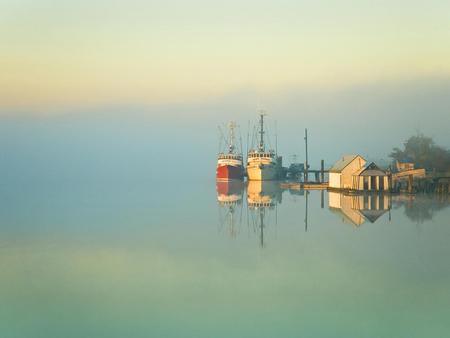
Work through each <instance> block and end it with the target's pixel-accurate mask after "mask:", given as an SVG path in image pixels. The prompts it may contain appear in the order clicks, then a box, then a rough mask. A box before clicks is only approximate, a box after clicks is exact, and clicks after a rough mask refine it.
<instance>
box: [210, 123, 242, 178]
mask: <svg viewBox="0 0 450 338" xmlns="http://www.w3.org/2000/svg"><path fill="white" fill-rule="evenodd" d="M235 129H236V123H234V122H230V123H229V125H228V130H229V133H228V139H225V136H224V135H223V133H222V139H225V141H226V143H227V144H228V149H227V151H226V152H221V153H219V155H218V156H217V167H216V179H217V180H223V181H229V180H242V179H243V178H244V165H243V161H242V151H241V152H238V151H237V150H236V147H235Z"/></svg>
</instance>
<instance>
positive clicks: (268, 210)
mask: <svg viewBox="0 0 450 338" xmlns="http://www.w3.org/2000/svg"><path fill="white" fill-rule="evenodd" d="M281 202H282V190H281V189H280V186H279V184H278V182H271V181H250V182H249V183H248V185H247V210H248V218H247V219H248V222H249V223H248V224H249V225H250V227H251V229H252V230H253V232H254V233H256V234H257V235H258V238H259V245H260V246H261V247H264V245H265V243H264V231H265V229H266V227H267V226H268V225H269V224H270V222H271V221H274V222H275V226H276V225H277V220H278V217H277V216H278V208H277V205H278V204H279V203H281ZM273 213H274V215H273ZM272 215H273V217H272Z"/></svg>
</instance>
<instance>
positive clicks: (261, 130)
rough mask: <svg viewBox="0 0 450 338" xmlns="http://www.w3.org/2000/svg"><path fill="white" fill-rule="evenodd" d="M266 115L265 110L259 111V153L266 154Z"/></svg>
mask: <svg viewBox="0 0 450 338" xmlns="http://www.w3.org/2000/svg"><path fill="white" fill-rule="evenodd" d="M264 115H266V114H265V113H264V111H263V110H260V111H259V136H260V138H259V151H261V152H264Z"/></svg>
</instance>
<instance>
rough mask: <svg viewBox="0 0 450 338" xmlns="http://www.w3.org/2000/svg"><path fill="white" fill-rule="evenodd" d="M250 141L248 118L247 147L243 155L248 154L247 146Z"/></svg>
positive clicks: (248, 122)
mask: <svg viewBox="0 0 450 338" xmlns="http://www.w3.org/2000/svg"><path fill="white" fill-rule="evenodd" d="M249 142H250V120H248V121H247V149H246V152H245V154H246V155H245V156H248V147H249V144H248V143H249Z"/></svg>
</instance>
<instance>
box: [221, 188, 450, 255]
mask: <svg viewBox="0 0 450 338" xmlns="http://www.w3.org/2000/svg"><path fill="white" fill-rule="evenodd" d="M283 193H286V194H288V195H286V196H285V198H284V199H283ZM244 196H245V198H244ZM327 197H328V208H325V209H324V206H325V205H326V203H327V201H326V198H327ZM217 202H218V205H219V212H220V229H221V231H223V229H226V232H227V233H228V235H229V236H230V237H232V238H235V237H237V236H238V235H239V233H240V232H241V230H242V227H243V224H242V222H244V223H245V222H246V226H247V231H248V233H249V234H250V233H253V234H254V236H256V237H257V238H258V243H259V245H260V246H261V247H264V246H265V245H266V241H267V238H268V237H272V235H273V233H276V231H277V223H278V205H279V204H281V203H282V202H284V203H286V204H287V208H283V210H285V212H286V213H287V214H286V215H283V216H285V217H286V216H287V217H288V218H289V217H291V218H292V220H293V221H294V222H295V223H296V224H300V223H301V222H302V221H303V223H304V231H305V232H309V231H310V228H311V230H312V231H314V226H315V225H320V224H318V223H315V224H309V223H310V220H309V218H312V219H313V220H317V219H320V218H321V217H322V216H319V215H315V214H317V213H319V212H320V213H322V212H325V213H327V212H331V213H333V214H334V215H336V216H337V218H335V219H336V220H340V221H342V223H345V224H350V225H352V226H354V227H356V228H358V227H360V226H361V225H363V224H364V223H375V222H379V221H380V220H381V219H382V216H383V215H385V214H387V215H389V221H391V219H392V218H391V210H392V206H393V207H394V209H396V210H401V209H404V213H405V215H406V216H407V217H408V218H409V219H410V220H413V221H415V222H417V223H423V222H426V221H429V220H431V219H432V217H433V216H434V215H435V213H436V212H438V211H439V210H442V209H445V208H447V207H448V206H449V205H450V196H436V195H430V196H428V195H391V194H388V193H366V194H357V195H356V194H348V193H341V192H333V191H328V192H327V191H324V190H321V191H308V190H303V189H300V190H295V189H283V188H282V185H281V187H280V184H279V183H278V182H273V181H250V182H240V181H231V182H217ZM319 205H320V208H319ZM290 206H292V208H295V210H294V209H292V208H290ZM310 209H311V210H310ZM325 210H327V211H325ZM311 211H312V214H311ZM243 212H244V213H245V215H243ZM387 215H386V216H387ZM244 227H245V225H244Z"/></svg>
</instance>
